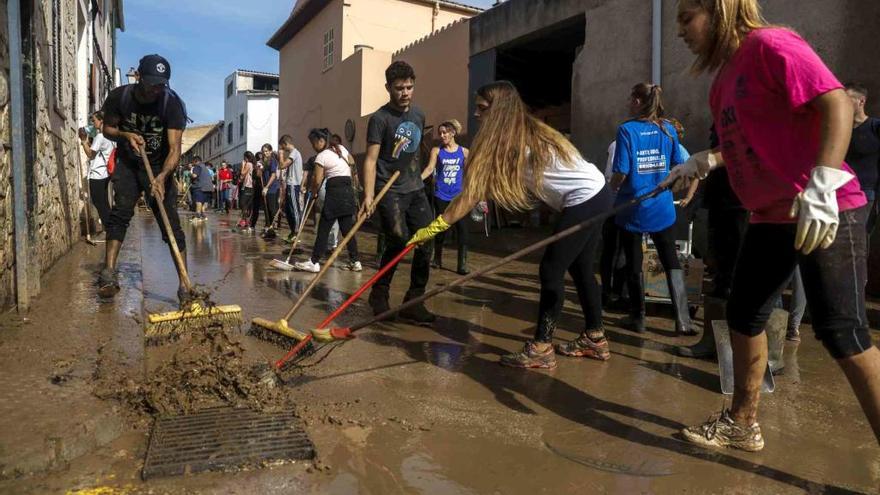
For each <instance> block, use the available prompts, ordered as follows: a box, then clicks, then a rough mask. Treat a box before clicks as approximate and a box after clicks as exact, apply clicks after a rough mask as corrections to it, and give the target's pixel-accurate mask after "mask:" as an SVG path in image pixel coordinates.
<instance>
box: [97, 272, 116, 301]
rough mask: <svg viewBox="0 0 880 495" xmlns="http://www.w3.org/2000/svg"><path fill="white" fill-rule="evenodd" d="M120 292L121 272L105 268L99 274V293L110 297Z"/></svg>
mask: <svg viewBox="0 0 880 495" xmlns="http://www.w3.org/2000/svg"><path fill="white" fill-rule="evenodd" d="M118 292H119V272H118V271H117V270H111V269H109V268H104V269H103V270H101V273H99V274H98V295H99V296H101V297H103V298H107V299H110V298H112V297H113V296H115V295H116V294H117V293H118Z"/></svg>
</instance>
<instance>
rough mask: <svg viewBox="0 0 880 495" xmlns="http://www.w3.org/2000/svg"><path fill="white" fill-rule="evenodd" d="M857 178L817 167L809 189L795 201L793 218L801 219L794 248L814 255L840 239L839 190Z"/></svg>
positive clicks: (837, 170)
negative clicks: (838, 234) (814, 251)
mask: <svg viewBox="0 0 880 495" xmlns="http://www.w3.org/2000/svg"><path fill="white" fill-rule="evenodd" d="M853 177H855V176H854V175H853V174H851V173H849V172H847V171H846V170H841V169H839V168H831V167H823V166H821V165H819V166H816V167H815V168H814V169H813V172H812V173H811V174H810V182H808V183H807V187H806V188H804V190H803V191H802V192H800V193H798V195H797V196H795V197H794V203H792V205H791V211H790V212H789V214H788V215H789V216H790V217H791V218H795V217H797V219H798V223H797V234H796V235H795V237H794V248H795V249H797V250H798V251H801V252H803V253H804V254H810V253H812V252H813V250H814V249H816V248H817V247H821V248H822V249H825V248H827V247H828V246H830V245H831V243H833V242H834V238H835V237H837V225H838V223H839V222H840V219H839V218H838V210H837V190H838V189H840V188H841V187H843V186H844V185H845V184H846V183H847V182H849V181H851V180H852V179H853Z"/></svg>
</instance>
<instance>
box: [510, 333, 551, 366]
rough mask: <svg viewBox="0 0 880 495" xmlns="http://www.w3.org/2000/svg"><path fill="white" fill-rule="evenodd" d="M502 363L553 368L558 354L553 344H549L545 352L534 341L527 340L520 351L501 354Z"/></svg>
mask: <svg viewBox="0 0 880 495" xmlns="http://www.w3.org/2000/svg"><path fill="white" fill-rule="evenodd" d="M500 362H501V364H502V365H504V366H510V367H512V368H542V369H547V370H552V369H553V368H556V354H555V353H554V352H553V346H547V350H546V351H544V352H540V351H538V348H537V346H536V345H535V343H534V342H533V341H531V340H530V341H528V342H526V345H525V347H523V350H521V351H520V352H514V353H513V354H506V355H504V356H501V361H500Z"/></svg>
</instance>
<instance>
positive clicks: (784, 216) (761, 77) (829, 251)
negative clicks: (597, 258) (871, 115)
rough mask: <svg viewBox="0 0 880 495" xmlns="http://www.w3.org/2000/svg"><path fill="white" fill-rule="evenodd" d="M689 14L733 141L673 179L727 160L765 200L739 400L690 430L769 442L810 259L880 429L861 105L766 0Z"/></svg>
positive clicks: (682, 17)
mask: <svg viewBox="0 0 880 495" xmlns="http://www.w3.org/2000/svg"><path fill="white" fill-rule="evenodd" d="M678 23H679V36H681V37H682V38H684V41H685V43H686V44H687V45H688V47H689V48H690V49H691V51H692V52H694V54H696V56H697V59H696V62H695V64H694V69H695V71H696V72H715V73H716V74H715V80H714V82H713V84H712V88H711V92H710V96H709V106H710V108H711V111H712V116H713V120H714V124H715V129H716V131H717V133H718V137H719V142H720V143H721V147H720V148H716V149H713V150H706V151H703V152H700V153H696V154H694V155H693V156H692V157H691V159H690V160H688V162H686V163H685V164H684V165H681V166H679V167H676V168H674V169H673V172H672V173H671V175H670V177H669V179H668V180H667V181H666V182H665V184H675V185H676V186H677V187H681V186H683V185H684V184H686V183H687V181H688V179H690V178H693V177H705V176H706V175H707V174H708V173H709V172H710V171H711V170H712V169H714V168H717V167H722V166H724V167H727V171H728V175H729V177H730V183H731V186H732V188H733V190H734V192H735V193H736V195H737V196H738V197H739V199H740V200H741V201H742V202H743V205H744V206H745V207H746V208H747V209H748V210H749V211H750V212H751V219H750V224H749V226H748V230H747V232H746V235H745V240H744V243H743V247H742V251H741V252H740V255H739V259H738V260H737V264H736V268H735V271H734V276H733V285H732V287H731V294H730V299H729V300H728V303H727V320H728V325H729V328H730V330H731V335H730V340H731V347H732V349H733V370H734V383H735V388H734V395H733V402H732V405H731V407H730V409H729V410H723V411H722V412H721V414H720V415H719V416H717V417H715V418H712V419H710V420H709V421H707V422H706V423H703V424H699V425H696V426H692V427H689V428H685V429H684V430H682V435H683V436H684V438H685V439H686V440H688V441H690V442H693V443H696V444H700V445H704V446H715V447H732V448H737V449H742V450H746V451H759V450H761V449H762V448H763V447H764V438H763V436H762V435H761V428H760V426H759V425H758V421H757V416H758V399H759V396H760V395H759V394H760V390H761V382H762V377H763V374H764V371H765V370H766V368H767V336H766V334H765V332H764V327H765V325H766V323H767V321H768V319H769V316H770V312H771V310H772V309H773V305H774V302H775V300H776V298H777V296H778V295H779V293H780V292H781V291H782V289H783V288H784V286H785V285H786V283H787V282H788V280H789V278H790V277H791V275H792V272H793V271H794V269H795V267H796V266H800V269H801V275H802V277H803V283H804V288H805V291H806V295H807V301H808V304H809V307H810V313H811V316H812V320H813V321H812V323H813V329H814V331H815V332H816V337H817V338H818V339H819V340H820V341H821V342H822V344H823V345H824V346H825V348H826V349H827V350H828V352H829V353H830V354H831V356H832V357H834V359H835V360H837V363H838V365H839V366H840V367H841V369H842V370H843V372H844V374H845V375H846V378H847V380H848V381H849V383H850V386H851V387H852V388H853V391H854V392H855V395H856V397H857V398H858V400H859V403H860V404H861V406H862V410H863V411H864V412H865V415H866V416H867V418H868V421H869V422H870V424H871V427H872V428H873V430H874V434H875V436H876V437H877V438H878V439H880V351H878V350H877V348H876V347H875V346H874V345H873V343H872V341H871V335H870V333H869V331H868V322H867V318H866V315H865V292H864V290H865V282H866V276H867V267H866V263H865V242H866V240H865V219H866V215H867V211H866V208H865V204H866V202H867V201H866V199H865V195H864V194H863V193H862V191H861V190H860V186H859V183H858V180H857V179H856V178H855V175H854V174H853V173H852V170H851V169H850V167H849V166H848V165H847V164H846V163H845V162H844V155H845V154H846V150H847V145H848V144H849V139H850V134H851V132H852V104H851V103H850V101H849V99H848V98H847V95H846V93H845V92H844V90H843V86H842V85H841V84H840V82H839V81H838V80H837V78H835V77H834V75H833V74H832V73H831V71H830V70H828V68H827V67H826V66H825V64H824V63H823V62H822V60H821V59H820V58H819V57H818V55H816V53H815V52H814V51H813V50H812V48H811V47H810V46H809V45H808V44H807V42H806V41H804V40H803V38H801V37H800V36H799V35H798V34H797V33H795V32H793V31H790V30H788V29H784V28H778V27H773V26H769V25H767V23H766V22H765V21H764V19H763V17H762V15H761V11H760V7H759V5H758V2H757V0H682V1H681V2H680V3H679V9H678ZM840 419H843V418H840Z"/></svg>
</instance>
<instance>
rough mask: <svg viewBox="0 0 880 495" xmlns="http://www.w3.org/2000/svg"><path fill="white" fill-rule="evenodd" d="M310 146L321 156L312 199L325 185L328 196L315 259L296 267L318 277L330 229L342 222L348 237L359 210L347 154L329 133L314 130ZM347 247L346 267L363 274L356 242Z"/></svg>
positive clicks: (296, 264) (314, 175) (315, 250)
mask: <svg viewBox="0 0 880 495" xmlns="http://www.w3.org/2000/svg"><path fill="white" fill-rule="evenodd" d="M309 142H310V143H312V148H314V150H315V152H316V153H318V155H317V156H316V157H315V170H314V172H313V179H312V196H313V197H314V196H317V194H318V190H319V189H320V188H321V186H322V185H323V184H324V183H325V181H326V186H325V187H326V191H327V192H326V193H325V194H326V196H325V197H326V199H325V202H324V209H323V210H321V218H320V220H319V221H318V234H317V236H316V238H315V247H314V250H313V251H312V257H311V259H309V260H306V261H298V262H296V263H294V265H293V266H294V268H296V269H297V270H302V271H306V272H312V273H318V272H320V271H321V265H320V261H321V257H322V256H323V255H324V253H325V252H327V241H328V238H329V237H330V228H331V227H332V226H333V224H334V223H335V222H339V229H340V230H341V231H342V235H343V236H346V235H348V232H349V231H350V230H351V228H352V226H353V225H354V222H355V218H354V216H355V213H357V209H358V208H357V201H356V200H355V197H354V189H353V188H352V186H351V167H349V165H348V160H346V159H345V157H346V156H347V155H348V152H347V151H345V148H344V147H343V146H342V145H336V144H330V131H328V130H327V129H312V130H311V131H310V132H309ZM347 247H348V256H349V261H348V265H346V267H347V268H348V269H349V270H351V271H354V272H359V271H361V270H363V267H362V266H361V262H360V259H359V255H358V247H357V238H356V237H352V239H351V240H350V241H349V242H348V246H347Z"/></svg>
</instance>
